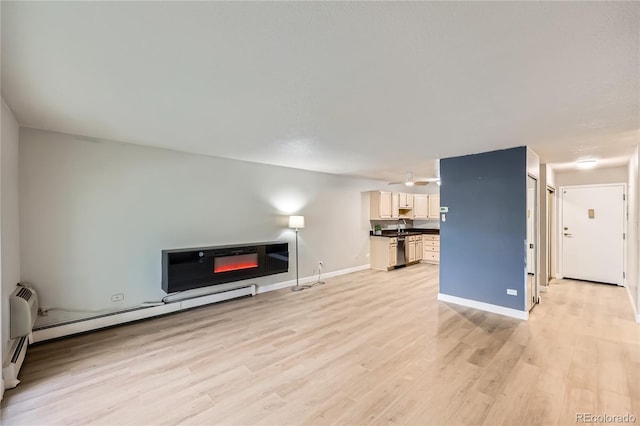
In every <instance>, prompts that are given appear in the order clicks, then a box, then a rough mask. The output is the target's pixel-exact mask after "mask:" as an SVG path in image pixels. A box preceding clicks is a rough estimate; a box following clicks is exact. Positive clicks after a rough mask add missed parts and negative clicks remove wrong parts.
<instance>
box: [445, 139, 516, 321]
mask: <svg viewBox="0 0 640 426" xmlns="http://www.w3.org/2000/svg"><path fill="white" fill-rule="evenodd" d="M440 177H441V179H442V186H441V187H440V205H441V206H446V207H448V208H449V212H448V213H447V214H446V218H447V220H446V222H441V223H440V293H443V294H448V295H451V296H457V297H462V298H465V299H471V300H475V301H479V302H485V303H491V304H494V305H499V306H503V307H507V308H512V309H517V310H521V311H524V310H525V300H524V299H525V287H526V276H525V267H526V265H525V263H526V249H525V242H526V239H527V218H526V211H527V180H526V179H527V150H526V147H519V148H512V149H507V150H502V151H492V152H486V153H482V154H474V155H467V156H464V157H455V158H445V159H442V160H440ZM508 288H511V289H516V290H517V291H518V295H517V296H510V295H507V289H508Z"/></svg>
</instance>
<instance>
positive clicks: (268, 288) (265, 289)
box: [256, 265, 371, 294]
mask: <svg viewBox="0 0 640 426" xmlns="http://www.w3.org/2000/svg"><path fill="white" fill-rule="evenodd" d="M366 269H371V265H360V266H355V267H353V268H347V269H340V270H338V271H333V272H327V273H326V274H322V279H325V278H332V277H337V276H340V275H345V274H350V273H352V272H358V271H364V270H366ZM317 279H318V276H317V275H313V276H310V277H302V278H300V279H299V280H298V281H299V282H300V284H309V283H314V282H316V280H317ZM294 285H296V280H289V281H283V282H280V283H275V284H267V285H258V289H257V290H256V293H257V294H261V293H266V292H269V291H274V290H280V289H282V288H287V287H293V286H294Z"/></svg>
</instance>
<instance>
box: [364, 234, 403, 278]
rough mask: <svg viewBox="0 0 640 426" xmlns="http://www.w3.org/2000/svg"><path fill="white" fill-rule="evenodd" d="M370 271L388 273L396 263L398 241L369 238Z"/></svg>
mask: <svg viewBox="0 0 640 426" xmlns="http://www.w3.org/2000/svg"><path fill="white" fill-rule="evenodd" d="M369 242H370V256H371V269H377V270H379V271H388V270H389V269H393V268H394V267H395V266H396V265H397V263H398V239H397V238H396V237H379V236H371V237H369Z"/></svg>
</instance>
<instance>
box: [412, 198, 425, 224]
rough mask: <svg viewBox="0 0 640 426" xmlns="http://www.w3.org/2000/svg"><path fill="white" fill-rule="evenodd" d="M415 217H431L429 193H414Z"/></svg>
mask: <svg viewBox="0 0 640 426" xmlns="http://www.w3.org/2000/svg"><path fill="white" fill-rule="evenodd" d="M413 218H414V219H428V218H429V196H428V195H427V194H414V195H413Z"/></svg>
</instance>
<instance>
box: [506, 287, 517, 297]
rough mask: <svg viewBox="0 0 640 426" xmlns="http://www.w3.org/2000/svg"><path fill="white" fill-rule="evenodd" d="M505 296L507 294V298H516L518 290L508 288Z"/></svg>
mask: <svg viewBox="0 0 640 426" xmlns="http://www.w3.org/2000/svg"><path fill="white" fill-rule="evenodd" d="M507 294H508V295H509V296H517V295H518V290H514V289H512V288H508V289H507Z"/></svg>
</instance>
